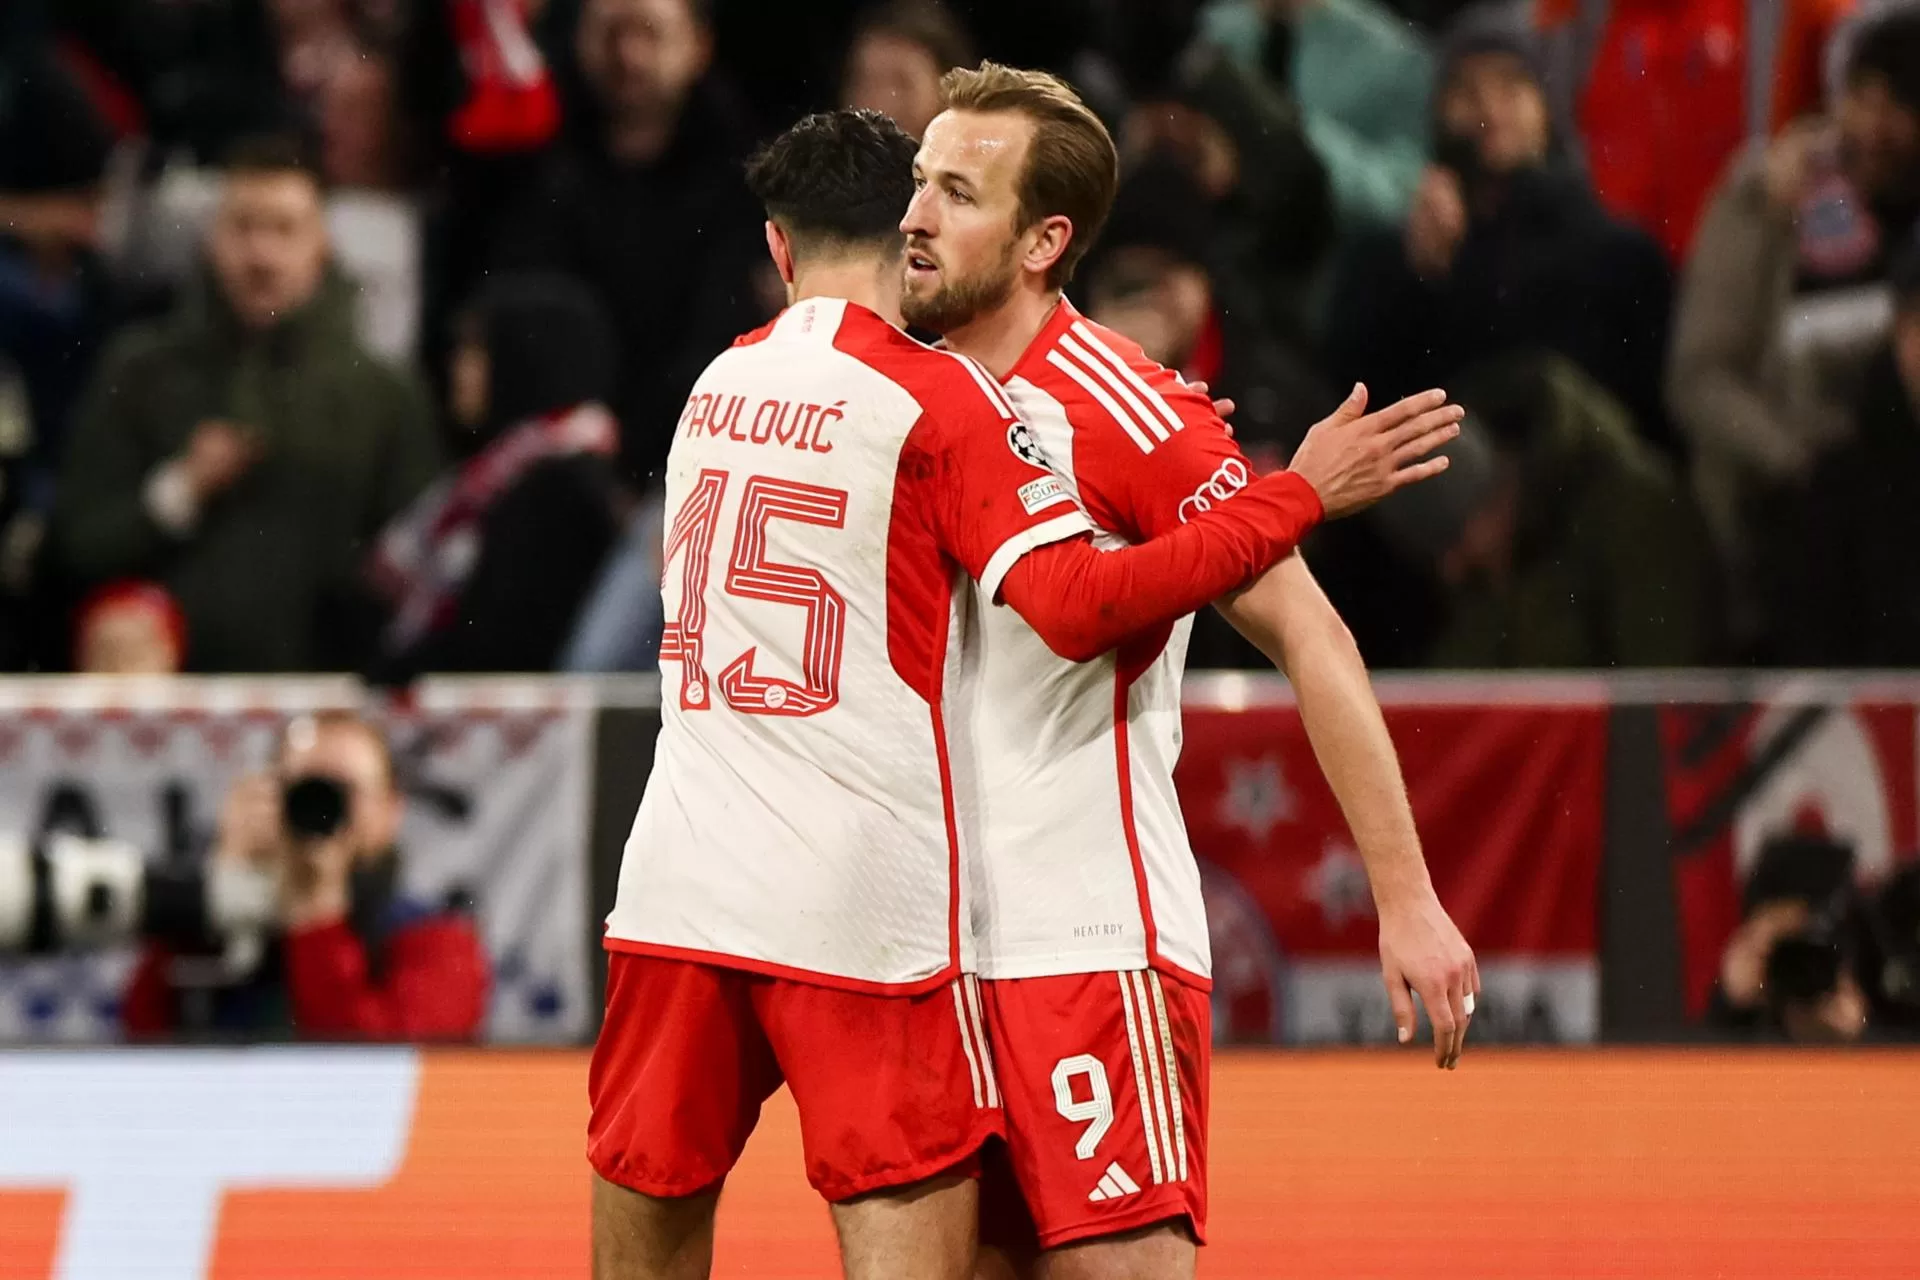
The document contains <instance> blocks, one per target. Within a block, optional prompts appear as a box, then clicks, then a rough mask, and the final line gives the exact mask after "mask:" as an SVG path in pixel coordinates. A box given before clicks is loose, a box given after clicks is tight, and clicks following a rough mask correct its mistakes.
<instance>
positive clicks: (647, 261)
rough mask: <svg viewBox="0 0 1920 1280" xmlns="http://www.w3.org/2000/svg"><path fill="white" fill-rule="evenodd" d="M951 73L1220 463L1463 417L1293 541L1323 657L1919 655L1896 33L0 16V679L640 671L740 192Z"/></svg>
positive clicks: (1597, 23)
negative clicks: (1085, 200) (1428, 402)
mask: <svg viewBox="0 0 1920 1280" xmlns="http://www.w3.org/2000/svg"><path fill="white" fill-rule="evenodd" d="M983 56H984V57H992V58H996V59H999V60H1002V61H1007V62H1012V63H1015V64H1019V65H1026V66H1042V67H1046V68H1048V69H1051V70H1054V71H1056V72H1058V73H1059V74H1061V75H1062V76H1064V77H1066V78H1067V79H1068V80H1070V81H1071V82H1072V83H1073V84H1074V85H1075V86H1076V87H1077V88H1078V89H1079V90H1080V92H1081V93H1082V94H1083V96H1084V97H1085V98H1086V99H1087V101H1088V102H1089V103H1090V104H1091V105H1092V106H1094V108H1095V109H1096V110H1097V111H1098V112H1099V113H1100V114H1101V116H1102V117H1103V118H1104V119H1105V120H1106V121H1107V122H1108V123H1109V125H1110V127H1111V128H1112V129H1113V132H1114V136H1115V138H1116V140H1117V141H1118V143H1119V145H1120V150H1121V156H1122V185H1121V191H1120V196H1119V201H1118V204H1117V207H1116V209H1115V211H1114V215H1113V217H1112V219H1111V222H1110V224H1109V226H1108V228H1107V230H1106V232H1105V234H1104V236H1103V239H1102V241H1101V243H1100V244H1099V246H1098V247H1097V250H1096V252H1095V253H1094V255H1093V256H1092V257H1091V258H1090V259H1089V260H1088V261H1087V262H1086V263H1085V264H1084V265H1083V266H1082V268H1081V269H1080V272H1079V275H1078V278H1077V279H1076V280H1075V281H1074V282H1073V284H1072V285H1071V287H1070V292H1071V293H1072V294H1073V296H1074V297H1075V298H1076V300H1077V301H1078V302H1079V303H1080V305H1081V306H1082V307H1083V308H1084V309H1086V310H1088V311H1089V312H1090V313H1091V314H1092V315H1093V316H1094V317H1095V318H1096V319H1098V320H1100V321H1101V322H1103V323H1105V324H1108V325H1111V326H1112V327H1114V328H1116V329H1118V330H1119V331H1120V332H1122V333H1124V334H1126V335H1127V336H1129V337H1130V338H1132V339H1133V340H1135V341H1137V342H1139V343H1140V344H1141V346H1142V347H1143V348H1144V349H1145V350H1146V351H1147V353H1148V354H1149V355H1151V356H1153V357H1154V358H1155V359H1157V360H1160V361H1162V362H1163V363H1166V364H1168V365H1170V366H1173V367H1175V368H1177V369H1179V370H1180V371H1181V372H1182V373H1183V374H1184V375H1185V376H1186V377H1188V378H1189V379H1204V380H1205V381H1206V382H1207V383H1208V384H1209V385H1210V386H1211V387H1212V388H1214V391H1215V394H1219V395H1226V396H1230V397H1231V398H1233V399H1234V400H1235V401H1236V403H1237V405H1238V408H1237V411H1236V413H1235V417H1234V426H1235V430H1236V433H1237V436H1238V438H1239V440H1240V442H1241V444H1242V446H1243V447H1244V448H1245V449H1246V450H1247V452H1248V454H1249V455H1250V456H1251V457H1252V458H1253V459H1254V460H1255V461H1256V463H1258V464H1259V465H1261V466H1263V467H1273V466H1279V465H1282V464H1283V463H1284V462H1285V460H1286V458H1287V457H1288V455H1289V454H1290V452H1291V450H1292V448H1293V446H1294V445H1295V444H1296V443H1297V442H1298V441H1299V439H1300V437H1301V436H1302V434H1303V433H1304V432H1305V430H1306V428H1307V427H1308V426H1310V425H1311V424H1312V423H1313V422H1314V421H1315V420H1317V419H1318V418H1320V417H1322V416H1323V415H1325V414H1326V413H1328V412H1330V411H1331V410H1332V409H1333V407H1334V406H1335V405H1336V404H1337V403H1338V402H1339V400H1340V399H1341V397H1342V395H1343V394H1344V393H1345V391H1346V389H1347V388H1348V387H1349V386H1350V385H1351V384H1352V383H1354V382H1356V381H1357V382H1364V383H1365V384H1366V385H1367V387H1368V388H1369V391H1370V393H1371V396H1372V399H1373V401H1374V403H1375V404H1384V403H1386V402H1387V401H1388V400H1391V399H1393V398H1396V397H1398V396H1400V395H1403V394H1407V393H1410V392H1413V391H1417V390H1420V389H1423V388H1426V387H1429V386H1442V387H1445V388H1446V389H1447V390H1448V391H1449V392H1450V393H1452V395H1453V396H1454V397H1455V398H1456V399H1457V400H1459V401H1460V402H1461V403H1463V404H1464V405H1465V406H1466V407H1467V409H1468V412H1469V417H1468V421H1467V423H1466V427H1465V430H1464V432H1463V435H1462V438H1461V439H1460V441H1459V442H1458V443H1457V445H1455V446H1454V447H1453V450H1452V456H1453V460H1454V465H1453V466H1452V468H1451V469H1450V470H1449V471H1448V472H1447V473H1446V474H1445V475H1444V476H1443V477H1442V478H1441V479H1439V480H1437V481H1434V482H1432V483H1431V484H1428V485H1425V486H1421V487H1420V488H1418V489H1416V490H1412V491H1409V492H1408V493H1405V494H1403V495H1400V496H1398V497H1396V498H1395V499H1394V500H1392V501H1390V502H1388V503H1385V504H1383V505H1382V506H1381V507H1379V508H1378V509H1376V510H1375V511H1374V512H1371V513H1369V514H1368V515H1367V516H1365V517H1363V518H1362V519H1360V520H1357V521H1352V522H1347V523H1346V524H1343V525H1339V526H1332V527H1329V528H1327V529H1324V530H1322V531H1321V532H1320V533H1318V534H1317V535H1316V536H1315V539H1314V541H1313V542H1312V543H1310V545H1309V546H1308V548H1307V551H1306V554H1307V556H1308V558H1309V559H1310V560H1311V561H1313V562H1314V564H1315V567H1316V572H1317V573H1318V575H1319V576H1320V577H1321V579H1322V580H1323V582H1324V583H1325V585H1326V587H1327V590H1328V592H1329V594H1330V596H1332V598H1333V599H1334V601H1335V603H1336V604H1337V605H1338V606H1339V607H1340V609H1341V611H1342V613H1343V615H1344V616H1345V617H1346V618H1347V620H1348V623H1349V625H1350V626H1351V627H1352V629H1353V631H1354V633H1355V636H1356V638H1357V639H1358V641H1359V643H1360V645H1361V648H1362V651H1363V653H1364V654H1365V655H1366V656H1367V658H1368V659H1369V660H1370V661H1371V662H1372V663H1373V664H1374V665H1376V666H1404V667H1479V668H1539V667H1548V668H1554V667H1599V668H1607V667H1634V666H1638V667H1675V666H1697V665H1708V664H1776V665H1819V666H1876V667H1888V666H1903V665H1920V573H1917V572H1915V571H1914V570H1913V569H1912V567H1911V552H1910V548H1912V547H1913V546H1915V545H1920V239H1916V235H1917V229H1916V224H1917V223H1920V0H1581V2H1580V3H1574V0H1531V3H1528V2H1526V0H1518V2H1516V0H1503V2H1501V3H1496V4H1494V5H1492V6H1488V5H1486V4H1475V5H1465V4H1462V3H1460V2H1459V0H1204V2H1203V0H946V2H945V3H944V4H943V3H941V2H940V0H882V2H881V3H879V4H877V5H876V4H871V3H861V2H859V0H807V3H804V4H802V3H792V2H789V0H8V2H7V3H6V4H5V5H0V669H7V670H53V671H59V670H69V669H76V668H77V669H83V670H102V671H144V672H157V671H172V670H188V671H200V672H291V671H312V670H353V671H360V672H365V673H368V674H370V675H372V676H374V677H376V678H379V679H383V680H396V681H397V680H405V679H408V678H410V677H412V676H415V675H418V674H421V673H423V672H434V671H524V670H534V671H538V670H554V669H575V670H632V669H643V668H645V667H646V666H648V665H649V664H650V663H651V662H652V661H653V660H654V654H655V652H656V650H657V642H658V630H659V607H658V590H657V588H658V580H659V574H660V565H659V556H660V525H661V519H660V511H659V505H658V488H657V486H658V482H659V478H660V473H661V467H662V463H663V460H664V458H665V455H666V450H667V445H668V442H669V440H670V438H671V432H672V428H673V424H674V423H675V421H676V419H677V417H678V414H679V410H680V407H681V404H682V402H683V400H684V397H685V394H686V391H687V389H688V387H689V386H690V385H691V383H692V381H693V379H694V377H695V376H696V375H697V373H698V372H699V370H700V369H701V367H702V366H703V365H704V364H705V363H706V361H707V360H708V359H710V358H711V357H712V356H713V354H714V353H716V352H717V351H718V350H720V349H721V348H723V347H724V346H725V345H726V344H727V343H728V342H729V341H731V339H732V338H733V337H734V336H735V335H736V334H738V333H740V332H743V331H745V330H748V329H751V328H753V327H755V326H757V325H758V324H760V323H762V322H763V321H764V320H765V319H766V318H767V317H768V316H769V315H771V314H772V313H773V312H775V311H776V310H777V309H778V308H779V307H780V305H781V304H782V301H783V297H782V293H781V289H780V285H779V281H778V279H777V277H776V276H775V275H774V273H773V271H772V270H771V268H770V266H769V264H768V263H767V261H766V254H765V248H764V237H763V233H762V227H761V223H762V215H761V212H760V210H759V209H757V208H756V207H755V206H754V203H753V202H752V200H751V199H750V198H749V197H748V194H747V192H746V189H745V186H744V183H743V179H742V165H743V161H744V159H745V157H746V156H747V155H748V154H749V153H750V151H751V149H752V148H753V146H754V145H755V143H756V141H757V140H759V139H761V138H764V137H766V136H769V135H770V134H771V133H772V132H775V131H777V130H779V129H781V128H783V127H785V126H786V125H787V124H789V123H790V122H791V121H792V120H794V119H795V118H797V117H798V116H799V115H800V114H802V113H804V112H806V111H809V110H815V109H820V108H825V107H831V106H835V105H841V104H849V105H859V106H868V107H874V108H878V109H880V110H884V111H886V112H888V113H889V114H891V115H893V116H894V117H895V118H896V119H897V120H899V121H900V122H901V124H902V125H903V126H904V127H905V128H907V129H908V130H909V131H910V132H918V131H919V130H921V129H923V128H924V127H925V125H926V124H927V122H928V120H930V119H931V117H932V116H933V114H934V113H935V112H937V110H938V109H939V78H940V75H941V74H942V73H943V72H944V71H945V70H946V69H948V68H950V67H952V66H956V65H970V64H971V63H972V62H974V61H975V60H976V59H977V58H979V57H983ZM1194 662H1195V663H1196V664H1198V665H1250V666H1251V665H1261V663H1260V660H1259V658H1258V655H1257V654H1256V653H1255V652H1254V651H1253V650H1252V649H1251V647H1249V646H1247V645H1245V644H1244V642H1242V641H1240V640H1239V638H1238V637H1237V636H1235V635H1234V634H1233V633H1232V632H1231V631H1230V630H1229V629H1227V628H1226V627H1225V626H1224V625H1223V624H1220V623H1218V622H1217V620H1216V621H1209V620H1205V619H1203V621H1202V625H1201V628H1200V631H1199V633H1198V634H1197V636H1196V642H1195V648H1194Z"/></svg>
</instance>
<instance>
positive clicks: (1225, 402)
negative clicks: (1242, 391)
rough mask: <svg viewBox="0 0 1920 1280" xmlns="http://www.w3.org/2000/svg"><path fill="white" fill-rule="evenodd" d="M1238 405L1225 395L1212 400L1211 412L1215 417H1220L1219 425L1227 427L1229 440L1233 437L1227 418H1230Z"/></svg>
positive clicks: (1231, 426) (1231, 427) (1231, 425)
mask: <svg viewBox="0 0 1920 1280" xmlns="http://www.w3.org/2000/svg"><path fill="white" fill-rule="evenodd" d="M1239 407H1240V406H1239V405H1237V404H1235V403H1234V402H1233V401H1231V400H1229V399H1227V398H1226V397H1225V396H1222V397H1221V398H1220V399H1218V400H1215V401H1214V402H1213V414H1214V416H1215V417H1216V418H1218V419H1220V425H1221V426H1223V427H1225V428H1226V429H1227V438H1228V439H1229V440H1231V439H1232V438H1233V424H1232V423H1231V422H1228V421H1227V419H1228V418H1231V417H1232V416H1233V411H1234V410H1235V409H1238V408H1239Z"/></svg>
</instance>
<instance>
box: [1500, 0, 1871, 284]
mask: <svg viewBox="0 0 1920 1280" xmlns="http://www.w3.org/2000/svg"><path fill="white" fill-rule="evenodd" d="M1853 4H1854V0H1771V2H1770V3H1767V4H1750V3H1736V4H1728V3H1726V0H1599V2H1598V3H1595V2H1594V0H1543V2H1542V3H1540V4H1539V5H1537V6H1536V7H1535V14H1536V17H1537V18H1538V20H1539V23H1540V25H1541V27H1542V29H1543V35H1544V37H1545V39H1546V40H1547V41H1548V42H1549V44H1550V45H1551V46H1552V47H1553V51H1554V57H1553V62H1554V64H1555V67H1556V70H1557V72H1558V74H1556V75H1554V76H1553V77H1552V83H1553V85H1554V88H1555V92H1554V94H1553V95H1552V98H1553V101H1554V105H1555V118H1556V119H1561V120H1566V121H1577V122H1578V125H1579V131H1580V135H1581V137H1582V138H1583V139H1584V140H1585V143H1586V157H1585V158H1586V161H1587V165H1588V168H1589V170H1590V172H1591V173H1592V175H1593V183H1594V187H1595V189H1596V190H1597V191H1598V192H1599V193H1600V198H1601V199H1602V200H1604V201H1605V202H1606V205H1607V207H1608V208H1609V209H1611V210H1613V211H1614V212H1615V213H1616V214H1618V215H1619V216H1620V217H1622V218H1626V219H1628V220H1630V221H1631V222H1633V223H1634V224H1635V225H1636V226H1638V227H1640V228H1641V229H1642V230H1644V231H1646V232H1647V233H1648V234H1649V235H1651V236H1653V237H1654V238H1655V239H1656V240H1658V241H1659V242H1660V244H1661V247H1662V248H1664V249H1665V250H1666V252H1667V254H1668V257H1669V258H1670V260H1672V261H1674V262H1684V261H1685V260H1686V257H1687V254H1688V249H1689V246H1690V245H1691V244H1692V241H1693V236H1694V233H1695V228H1696V227H1697V225H1698V223H1699V220H1700V215H1701V212H1702V210H1703V209H1704V208H1705V206H1706V201H1707V197H1708V196H1709V194H1710V193H1711V191H1712V188H1713V184H1714V182H1715V181H1716V180H1717V178H1718V176H1719V174H1720V173H1721V171H1722V170H1723V169H1724V168H1725V166H1726V162H1727V159H1728V157H1730V156H1732V155H1733V154H1734V153H1735V152H1736V151H1737V150H1738V149H1739V147H1740V145H1741V143H1742V142H1743V141H1745V140H1746V139H1748V138H1759V137H1765V136H1766V135H1767V134H1768V133H1770V132H1772V131H1773V130H1775V129H1778V128H1781V127H1782V126H1784V125H1786V124H1787V123H1788V122H1789V121H1791V120H1793V119H1795V118H1796V117H1798V116H1800V115H1802V114H1805V113H1807V112H1809V111H1817V110H1818V109H1819V107H1820V98H1821V71H1820V62H1821V55H1822V51H1823V50H1824V49H1825V48H1826V46H1827V44H1828V40H1829V38H1830V36H1831V35H1832V34H1833V33H1834V31H1835V30H1836V29H1837V28H1838V27H1839V26H1840V24H1841V19H1842V17H1843V16H1844V15H1845V14H1846V12H1847V11H1848V10H1849V9H1851V8H1852V7H1853ZM1756 18H1757V19H1759V21H1757V22H1756V21H1755V19H1756Z"/></svg>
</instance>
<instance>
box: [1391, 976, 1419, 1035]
mask: <svg viewBox="0 0 1920 1280" xmlns="http://www.w3.org/2000/svg"><path fill="white" fill-rule="evenodd" d="M1387 1002H1388V1003H1389V1004H1391V1005H1392V1006H1393V1029H1394V1033H1395V1034H1396V1035H1397V1036H1399V1038H1400V1043H1401V1044H1408V1043H1410V1042H1411V1041H1412V1040H1413V1029H1414V1026H1415V1023H1414V1016H1413V992H1412V991H1410V990H1408V989H1407V982H1406V979H1404V978H1402V977H1401V976H1400V975H1399V974H1397V973H1389V974H1388V975H1387Z"/></svg>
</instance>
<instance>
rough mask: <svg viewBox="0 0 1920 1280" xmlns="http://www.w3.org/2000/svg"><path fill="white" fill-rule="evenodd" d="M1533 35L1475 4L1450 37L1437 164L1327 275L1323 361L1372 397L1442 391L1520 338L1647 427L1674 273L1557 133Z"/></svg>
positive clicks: (1657, 436) (1658, 414)
mask: <svg viewBox="0 0 1920 1280" xmlns="http://www.w3.org/2000/svg"><path fill="white" fill-rule="evenodd" d="M1536 53H1537V50H1536V48H1535V45H1534V43H1533V40H1532V38H1531V36H1530V35H1529V34H1528V33H1527V32H1526V31H1525V29H1524V28H1521V27H1518V26H1516V25H1514V24H1513V23H1511V22H1509V21H1508V20H1506V19H1505V18H1504V17H1503V16H1501V15H1499V14H1496V13H1490V12H1484V11H1482V12H1476V13H1470V14H1468V15H1467V16H1466V17H1464V18H1463V19H1462V20H1461V22H1460V24H1459V25H1458V26H1456V28H1455V29H1454V30H1453V31H1452V32H1451V33H1450V34H1449V36H1448V38H1447V42H1446V45H1445V48H1444V50H1443V54H1442V58H1441V64H1440V76H1439V91H1438V94H1437V96H1436V98H1435V100H1434V131H1435V135H1436V138H1437V144H1436V151H1437V155H1438V159H1437V161H1436V163H1435V164H1433V165H1432V166H1430V167H1429V168H1428V169H1427V171H1426V174H1425V176H1423V177H1422V179H1421V182H1420V189H1419V191H1418V193H1417V194H1416V195H1415V197H1414V201H1413V208H1412V212H1411V213H1410V214H1409V215H1408V217H1407V221H1406V225H1405V226H1404V228H1402V230H1401V231H1399V232H1398V233H1391V234H1390V233H1378V234H1375V235H1373V236H1370V237H1367V238H1365V239H1363V240H1362V241H1360V242H1359V243H1357V244H1355V245H1354V246H1353V247H1352V248H1351V250H1350V251H1349V252H1348V253H1347V255H1346V261H1345V262H1344V264H1343V266H1342V268H1341V269H1340V270H1339V271H1338V272H1337V273H1336V276H1335V282H1334V286H1333V292H1332V297H1331V300H1330V303H1329V310H1328V318H1327V334H1326V344H1327V352H1328V360H1329V363H1330V365H1331V367H1332V370H1333V372H1334V373H1335V374H1336V375H1338V380H1339V381H1341V382H1350V381H1365V382H1366V383H1367V384H1368V386H1369V388H1370V389H1371V390H1373V391H1374V392H1375V393H1376V397H1377V398H1378V399H1380V400H1381V402H1383V403H1384V402H1386V401H1389V400H1393V399H1396V398H1398V397H1399V396H1402V395H1406V394H1408V393H1411V392H1414V391H1418V390H1422V389H1424V388H1426V387H1434V386H1445V385H1447V380H1448V379H1450V378H1452V377H1453V376H1455V375H1456V374H1457V373H1458V372H1459V371H1460V370H1462V369H1464V368H1467V367H1469V366H1470V365H1472V364H1474V363H1476V362H1478V361H1481V360H1485V359H1488V358H1491V357H1495V356H1500V355H1504V354H1506V353H1508V352H1512V351H1516V350H1520V349H1524V348H1545V349H1546V350H1549V351H1554V352H1557V353H1559V354H1560V355H1562V356H1565V357H1566V358H1567V359H1569V360H1571V361H1573V362H1574V363H1575V364H1577V365H1579V366H1580V367H1581V368H1582V369H1583V370H1584V371H1585V372H1586V373H1587V374H1588V375H1589V376H1590V377H1592V378H1593V379H1594V380H1595V381H1596V382H1598V383H1599V384H1600V385H1601V386H1602V387H1604V388H1606V389H1607V390H1608V391H1609V392H1611V393H1612V394H1613V395H1614V396H1615V397H1616V398H1617V399H1618V400H1619V401H1620V402H1621V403H1622V404H1624V405H1625V406H1626V408H1627V410H1628V412H1629V413H1630V414H1631V415H1632V421H1633V423H1634V425H1635V426H1637V428H1638V429H1639V431H1640V432H1641V433H1642V434H1644V435H1645V436H1646V437H1647V438H1649V439H1651V440H1654V441H1655V442H1658V443H1663V444H1664V443H1666V441H1667V432H1666V430H1665V422H1666V418H1665V414H1664V413H1663V412H1662V403H1661V397H1660V391H1661V367H1662V364H1663V362H1664V360H1665V356H1666V325H1667V310H1668V305H1669V300H1670V297H1671V279H1670V275H1669V272H1668V269H1667V265H1666V262H1665V260H1664V259H1663V258H1662V256H1661V254H1660V251H1659V249H1658V247H1657V246H1655V245H1654V243H1653V242H1652V241H1651V240H1649V239H1648V238H1647V237H1646V235H1645V234H1643V233H1642V232H1640V231H1638V230H1636V229H1635V228H1633V227H1629V226H1627V225H1626V224H1624V223H1621V222H1619V221H1617V220H1615V219H1614V218H1613V217H1611V216H1610V215H1609V214H1607V213H1606V212H1605V211H1604V210H1603V209H1602V208H1601V207H1600V205H1599V203H1598V202H1597V201H1596V200H1595V199H1594V196H1593V193H1592V191H1591V190H1589V189H1588V187H1587V186H1586V184H1585V182H1584V181H1583V180H1582V178H1581V177H1580V175H1579V173H1578V171H1577V170H1576V169H1575V168H1574V167H1573V166H1572V165H1571V164H1569V163H1568V162H1567V161H1566V159H1565V158H1564V156H1563V155H1562V154H1561V152H1560V149H1559V147H1558V146H1557V144H1556V141H1555V137H1554V134H1553V130H1552V128H1551V126H1550V123H1549V120H1548V116H1547V103H1546V98H1545V95H1544V93H1543V91H1542V87H1541V81H1540V75H1539V66H1538V63H1537V61H1536Z"/></svg>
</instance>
